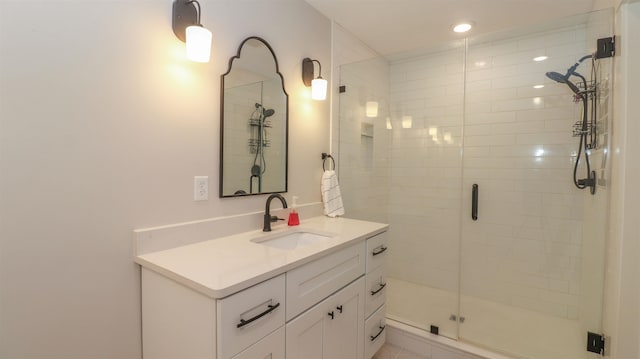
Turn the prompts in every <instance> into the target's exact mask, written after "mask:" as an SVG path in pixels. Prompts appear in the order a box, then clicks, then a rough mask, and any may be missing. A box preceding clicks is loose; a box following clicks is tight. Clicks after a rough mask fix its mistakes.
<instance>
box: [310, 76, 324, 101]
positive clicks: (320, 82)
mask: <svg viewBox="0 0 640 359" xmlns="http://www.w3.org/2000/svg"><path fill="white" fill-rule="evenodd" d="M311 98H312V99H314V100H326V99H327V80H325V79H323V78H321V77H318V78H317V79H314V80H313V81H311Z"/></svg>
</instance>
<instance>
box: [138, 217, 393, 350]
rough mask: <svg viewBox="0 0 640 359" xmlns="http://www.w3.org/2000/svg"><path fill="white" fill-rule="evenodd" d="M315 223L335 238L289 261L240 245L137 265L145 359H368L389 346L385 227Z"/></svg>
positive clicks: (239, 241) (187, 250) (172, 254)
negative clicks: (333, 227) (329, 228)
mask: <svg viewBox="0 0 640 359" xmlns="http://www.w3.org/2000/svg"><path fill="white" fill-rule="evenodd" d="M329 221H330V222H329ZM309 222H311V221H309ZM316 223H317V224H316V225H317V226H318V227H320V228H318V230H325V231H326V229H325V228H323V227H321V226H322V225H323V223H332V224H338V227H339V228H340V233H341V234H340V237H337V238H336V239H335V240H333V243H331V242H330V241H331V239H324V241H325V242H320V243H319V245H317V246H316V247H308V248H309V249H303V250H300V251H297V252H296V251H295V250H294V251H288V252H285V251H282V250H274V249H272V248H270V247H267V246H264V245H262V244H258V243H254V242H252V241H251V239H253V238H255V236H256V234H250V235H248V236H247V237H242V235H239V236H238V237H233V238H231V237H229V239H228V241H227V240H226V239H219V240H215V241H208V242H202V243H198V244H192V245H189V246H182V247H176V248H175V249H169V250H165V251H159V252H152V253H150V254H146V255H141V256H138V257H137V262H138V263H139V264H141V265H142V268H141V275H142V277H141V282H142V288H141V289H142V346H143V358H144V359H164V358H166V359H176V358H180V359H183V358H184V359H264V358H271V359H313V358H327V359H365V358H366V359H369V358H370V357H371V356H372V355H373V354H374V353H375V352H376V351H377V350H378V349H379V348H380V346H381V345H382V343H384V340H385V333H384V315H385V313H384V301H385V291H386V277H385V270H384V257H385V256H386V248H387V247H386V242H387V240H386V238H387V237H386V232H385V230H386V225H383V224H377V223H373V222H364V221H355V220H348V219H339V220H328V219H324V218H319V219H317V220H316ZM259 235H260V234H258V236H259ZM244 238H248V240H246V241H245V240H244ZM320 244H321V245H320ZM240 249H241V251H240ZM236 252H237V253H242V255H240V254H237V255H236ZM312 256H313V257H312ZM256 268H262V270H258V269H256ZM248 273H250V274H248ZM235 278H242V279H235Z"/></svg>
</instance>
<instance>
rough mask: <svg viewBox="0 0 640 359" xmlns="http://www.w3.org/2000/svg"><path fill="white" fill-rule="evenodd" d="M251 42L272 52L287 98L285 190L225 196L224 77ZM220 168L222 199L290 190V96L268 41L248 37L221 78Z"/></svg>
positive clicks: (220, 193)
mask: <svg viewBox="0 0 640 359" xmlns="http://www.w3.org/2000/svg"><path fill="white" fill-rule="evenodd" d="M249 40H257V41H260V42H262V43H263V44H264V45H265V46H266V47H267V49H269V51H270V52H271V55H272V56H273V62H274V63H275V65H276V73H277V74H278V76H280V81H281V83H282V92H283V93H284V96H285V106H286V108H287V111H286V118H285V144H284V148H285V159H284V162H285V164H284V190H283V191H274V192H259V193H237V192H236V193H234V194H230V195H225V194H223V193H222V191H223V169H222V168H223V163H224V162H223V161H224V77H225V76H226V75H228V74H229V73H230V72H231V69H232V67H233V61H234V60H236V59H239V58H240V53H241V52H242V47H243V46H244V44H245V43H246V42H247V41H249ZM219 167H220V169H219V173H220V178H219V182H220V183H219V192H218V193H219V197H220V198H229V197H246V196H256V195H263V194H272V193H286V192H287V191H288V189H289V94H288V93H287V90H286V89H285V87H284V76H282V73H280V67H279V65H278V58H277V57H276V53H275V52H274V51H273V48H272V47H271V45H269V43H268V42H267V41H266V40H264V39H263V38H261V37H258V36H250V37H247V38H246V39H244V40H243V41H242V42H241V43H240V46H238V52H237V53H236V55H235V56H233V57H231V58H230V59H229V69H228V70H227V72H225V73H224V74H222V75H221V76H220V166H219Z"/></svg>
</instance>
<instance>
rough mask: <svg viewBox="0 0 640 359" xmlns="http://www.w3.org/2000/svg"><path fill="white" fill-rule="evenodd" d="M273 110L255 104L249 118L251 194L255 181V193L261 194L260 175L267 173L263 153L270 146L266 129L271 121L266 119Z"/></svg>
mask: <svg viewBox="0 0 640 359" xmlns="http://www.w3.org/2000/svg"><path fill="white" fill-rule="evenodd" d="M275 112H276V111H275V110H273V109H267V108H265V107H264V106H263V105H262V104H261V103H256V104H255V110H254V111H253V112H252V114H251V117H250V118H249V126H250V128H251V135H250V137H249V151H250V152H251V153H252V154H254V158H253V165H252V166H251V176H250V177H249V193H254V192H253V184H254V182H256V181H257V193H260V192H262V175H263V174H264V173H265V172H266V171H267V161H266V160H265V157H264V152H265V149H266V148H267V147H269V145H270V144H271V141H270V140H269V138H268V136H267V135H268V133H267V129H268V128H270V127H271V121H268V120H267V118H269V117H271V116H273V115H274V114H275Z"/></svg>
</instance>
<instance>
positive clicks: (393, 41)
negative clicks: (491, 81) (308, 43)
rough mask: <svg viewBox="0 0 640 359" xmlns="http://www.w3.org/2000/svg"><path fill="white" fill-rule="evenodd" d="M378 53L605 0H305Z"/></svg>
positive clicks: (579, 10) (580, 9) (554, 15)
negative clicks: (459, 26) (466, 26)
mask: <svg viewBox="0 0 640 359" xmlns="http://www.w3.org/2000/svg"><path fill="white" fill-rule="evenodd" d="M305 1H306V2H308V3H309V4H311V5H312V6H313V7H315V8H316V9H317V10H318V11H320V12H321V13H323V14H324V15H325V16H327V17H328V18H330V19H333V20H335V21H336V22H337V23H338V24H340V25H342V26H343V27H344V28H346V29H347V30H349V31H350V32H352V33H353V34H354V35H355V36H357V37H358V38H359V39H360V40H362V41H364V42H365V43H366V44H367V45H369V46H370V47H371V48H373V49H374V50H376V51H377V52H378V53H380V54H381V55H385V56H390V55H394V54H398V53H402V52H407V51H416V50H422V49H430V48H433V47H437V46H440V45H442V44H444V43H448V42H449V41H451V40H454V39H460V38H461V37H463V36H464V35H460V34H455V33H454V32H453V31H452V30H451V28H452V25H453V24H455V23H458V22H460V21H462V20H466V21H473V22H474V23H475V27H474V29H473V30H471V32H469V35H468V36H475V35H480V34H488V33H493V32H497V31H501V30H507V29H511V28H515V27H518V26H522V25H532V24H537V23H540V22H544V21H549V20H552V19H558V18H562V17H566V16H570V15H577V14H584V13H587V12H589V11H592V10H596V9H602V8H605V7H607V6H610V1H609V0H305Z"/></svg>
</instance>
